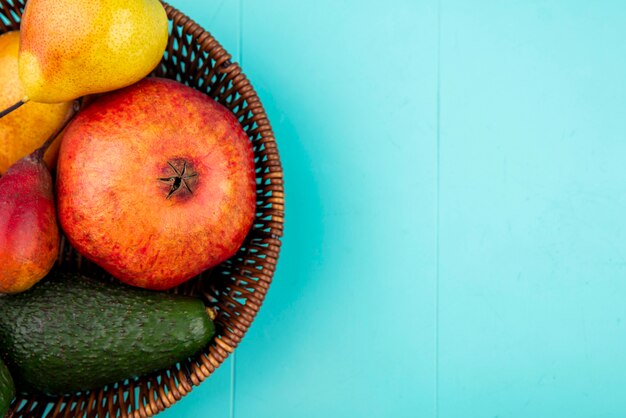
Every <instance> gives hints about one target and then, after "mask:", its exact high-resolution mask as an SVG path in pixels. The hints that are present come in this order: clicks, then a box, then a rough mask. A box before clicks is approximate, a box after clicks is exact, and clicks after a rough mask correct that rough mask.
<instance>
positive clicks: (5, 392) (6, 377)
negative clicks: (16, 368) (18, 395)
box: [0, 360, 15, 417]
mask: <svg viewBox="0 0 626 418" xmlns="http://www.w3.org/2000/svg"><path fill="white" fill-rule="evenodd" d="M14 397H15V386H13V379H11V375H10V374H9V369H7V366H5V365H4V363H3V362H2V360H0V417H3V416H5V415H6V413H7V411H8V410H9V406H10V405H11V401H12V400H13V398H14Z"/></svg>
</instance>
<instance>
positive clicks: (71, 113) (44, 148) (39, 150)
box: [32, 98, 83, 160]
mask: <svg viewBox="0 0 626 418" xmlns="http://www.w3.org/2000/svg"><path fill="white" fill-rule="evenodd" d="M82 104H83V101H82V98H81V99H77V100H74V103H72V107H71V108H70V110H69V111H68V112H67V114H66V115H65V119H63V122H62V123H61V124H60V125H59V127H58V128H57V129H56V130H55V131H54V132H53V133H52V135H50V136H49V137H48V139H46V142H44V143H43V144H42V145H41V146H40V147H39V148H37V149H36V150H35V151H34V152H33V154H32V155H33V157H34V158H37V159H39V160H43V155H44V154H45V153H46V151H47V150H48V147H50V145H52V143H53V142H54V140H55V139H56V138H57V136H59V134H60V133H61V132H63V130H64V129H65V128H66V127H67V125H68V124H69V123H70V122H71V121H72V119H74V116H75V115H76V113H78V111H79V110H80V108H81V106H82Z"/></svg>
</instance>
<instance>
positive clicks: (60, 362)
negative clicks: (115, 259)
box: [0, 273, 215, 395]
mask: <svg viewBox="0 0 626 418" xmlns="http://www.w3.org/2000/svg"><path fill="white" fill-rule="evenodd" d="M214 332H215V328H214V325H213V322H212V321H211V319H210V318H209V315H208V313H207V310H206V308H205V306H204V304H203V303H202V302H201V301H200V300H198V299H195V298H191V297H187V296H179V295H171V294H167V293H161V292H153V291H148V290H142V289H135V288H131V287H128V286H125V285H122V284H117V283H103V282H100V281H96V280H93V279H88V278H86V277H82V276H78V275H73V274H67V273H56V274H55V275H54V276H53V277H50V278H49V279H46V280H45V281H43V282H40V283H39V284H37V285H35V286H34V287H33V288H32V289H31V290H29V291H27V292H24V293H20V294H16V295H7V296H4V297H0V348H1V352H0V354H1V356H2V357H3V358H4V360H5V361H6V363H7V366H8V368H9V370H10V371H11V373H12V375H13V379H14V381H15V385H16V386H17V388H18V390H20V391H25V392H39V393H43V394H47V395H62V394H68V393H75V392H78V391H83V390H86V389H94V388H98V387H101V386H103V385H105V384H112V383H115V382H117V381H120V380H123V379H127V378H133V377H136V376H141V375H144V374H147V373H149V372H152V371H155V370H158V369H162V368H166V367H169V366H172V365H174V364H175V363H177V362H179V361H181V360H184V359H186V358H187V357H189V356H192V355H193V354H195V353H197V352H198V351H200V350H201V349H202V348H203V347H206V346H207V344H208V343H209V341H210V339H211V337H212V336H213V334H214Z"/></svg>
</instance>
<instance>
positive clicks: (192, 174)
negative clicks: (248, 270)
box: [56, 78, 256, 290]
mask: <svg viewBox="0 0 626 418" xmlns="http://www.w3.org/2000/svg"><path fill="white" fill-rule="evenodd" d="M56 189H57V205H58V213H59V221H60V223H61V226H62V228H63V231H64V232H65V234H66V236H67V238H68V239H69V241H70V242H71V244H72V245H73V246H74V247H75V248H76V249H77V250H78V251H79V252H80V253H81V254H82V255H84V256H85V257H87V258H88V259H90V260H92V261H94V262H95V263H97V264H98V265H100V266H101V267H103V268H104V269H105V270H106V271H108V272H109V273H111V274H112V275H113V276H115V277H116V278H118V279H119V280H121V281H122V282H125V283H127V284H130V285H133V286H138V287H143V288H147V289H154V290H164V289H169V288H172V287H174V286H176V285H178V284H180V283H183V282H184V281H186V280H188V279H190V278H192V277H194V276H195V275H197V274H199V273H201V272H203V271H204V270H207V269H209V268H211V267H213V266H215V265H217V264H219V263H221V262H222V261H224V260H226V259H228V258H229V257H231V256H232V255H233V254H234V253H235V252H236V251H237V250H238V248H239V247H240V246H241V244H242V243H243V241H244V239H245V237H246V235H247V233H248V231H249V230H250V228H251V226H252V223H253V220H254V215H255V204H256V197H255V190H256V180H255V168H254V154H253V149H252V145H251V143H250V141H249V140H248V137H247V135H246V133H245V132H244V131H243V129H242V128H241V126H240V124H239V123H238V121H237V119H236V118H235V116H234V115H233V114H232V113H231V112H230V111H229V110H228V109H226V108H225V107H224V106H222V105H220V104H219V103H217V102H215V101H214V100H212V99H211V98H209V97H208V96H206V95H204V94H202V93H200V92H198V91H196V90H193V89H191V88H189V87H187V86H184V85H183V84H181V83H178V82H175V81H171V80H165V79H158V78H148V79H145V80H143V81H141V82H139V83H137V84H135V85H132V86H130V87H127V88H125V89H122V90H118V91H116V92H113V93H110V94H107V95H104V96H102V97H100V98H98V99H97V100H96V101H94V102H93V103H91V104H90V105H89V106H88V107H87V108H86V109H84V110H83V111H82V112H81V113H80V114H78V115H77V116H76V117H75V119H74V121H72V123H71V124H70V126H69V127H68V128H67V130H66V132H65V134H64V137H63V142H62V144H61V149H60V151H59V161H58V174H57V183H56Z"/></svg>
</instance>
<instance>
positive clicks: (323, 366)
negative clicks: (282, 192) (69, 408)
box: [162, 0, 626, 418]
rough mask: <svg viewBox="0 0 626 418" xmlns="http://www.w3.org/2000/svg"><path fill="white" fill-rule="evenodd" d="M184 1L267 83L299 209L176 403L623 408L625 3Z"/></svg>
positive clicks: (330, 417)
mask: <svg viewBox="0 0 626 418" xmlns="http://www.w3.org/2000/svg"><path fill="white" fill-rule="evenodd" d="M171 3H172V4H173V5H174V6H176V7H178V8H180V9H181V10H182V11H184V12H186V13H187V14H188V15H189V16H191V17H192V18H194V19H195V20H196V21H198V23H200V24H201V25H202V26H203V27H205V28H206V29H208V30H209V31H211V32H212V33H213V34H214V35H215V36H216V37H217V38H218V39H219V40H220V42H221V43H222V44H223V45H224V46H225V47H226V48H227V49H228V50H229V51H230V52H231V53H232V54H233V56H234V58H235V59H236V60H237V61H239V62H240V63H241V64H242V66H243V68H244V71H245V72H246V73H247V75H248V76H249V78H250V79H251V80H252V82H253V84H254V85H255V87H256V88H257V90H258V91H259V94H260V96H261V98H262V100H263V103H264V105H265V107H266V109H267V111H268V114H269V116H270V119H271V121H272V123H273V126H274V129H275V131H276V136H277V138H278V142H279V146H280V151H281V156H282V159H283V162H284V168H285V178H286V188H287V211H286V212H287V224H286V235H285V240H284V249H283V254H282V257H281V260H280V262H279V269H278V272H277V275H276V278H275V282H274V284H273V285H272V288H271V290H270V292H269V295H268V298H267V300H266V303H265V304H264V306H263V308H262V310H261V312H260V314H259V316H258V319H257V320H256V321H255V323H254V324H253V327H252V328H251V330H250V331H249V333H248V335H247V336H246V338H245V339H244V341H243V342H242V344H241V346H240V347H239V348H238V350H237V352H236V355H235V356H233V357H232V358H231V359H229V360H228V361H227V362H226V363H225V364H224V365H223V366H222V367H221V368H220V369H219V370H218V371H217V372H216V373H215V374H214V375H213V376H212V377H211V378H210V379H209V380H207V381H206V382H205V383H204V384H203V385H201V386H200V387H199V388H196V389H195V390H194V391H193V392H192V393H191V394H190V395H189V396H188V397H186V398H185V399H184V400H182V401H181V402H180V403H179V404H177V405H175V406H174V407H173V408H172V409H170V410H168V411H167V412H165V413H163V414H162V416H163V417H170V418H178V417H186V418H195V417H197V418H209V417H217V418H233V417H237V418H321V417H324V418H344V417H373V418H379V417H381V418H387V417H389V418H431V417H432V418H435V417H437V418H457V417H458V418H474V417H475V418H495V417H498V418H526V417H533V418H544V417H545V418H561V417H567V418H590V417H598V418H600V417H602V418H609V417H615V418H618V417H620V418H621V417H624V416H626V397H624V391H625V390H626V329H625V327H626V3H624V2H623V1H621V0H614V1H611V0H605V1H598V2H589V1H575V0H555V1H541V0H533V1H530V0H529V1H513V0H479V1H476V2H468V1H462V0H440V1H439V0H423V1H422V0H389V1H385V2H383V1H373V0H365V1H364V0H361V1H357V0H316V1H312V0H306V1H294V0H221V1H220V0H214V1H206V0H203V1H199V0H172V1H171Z"/></svg>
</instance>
